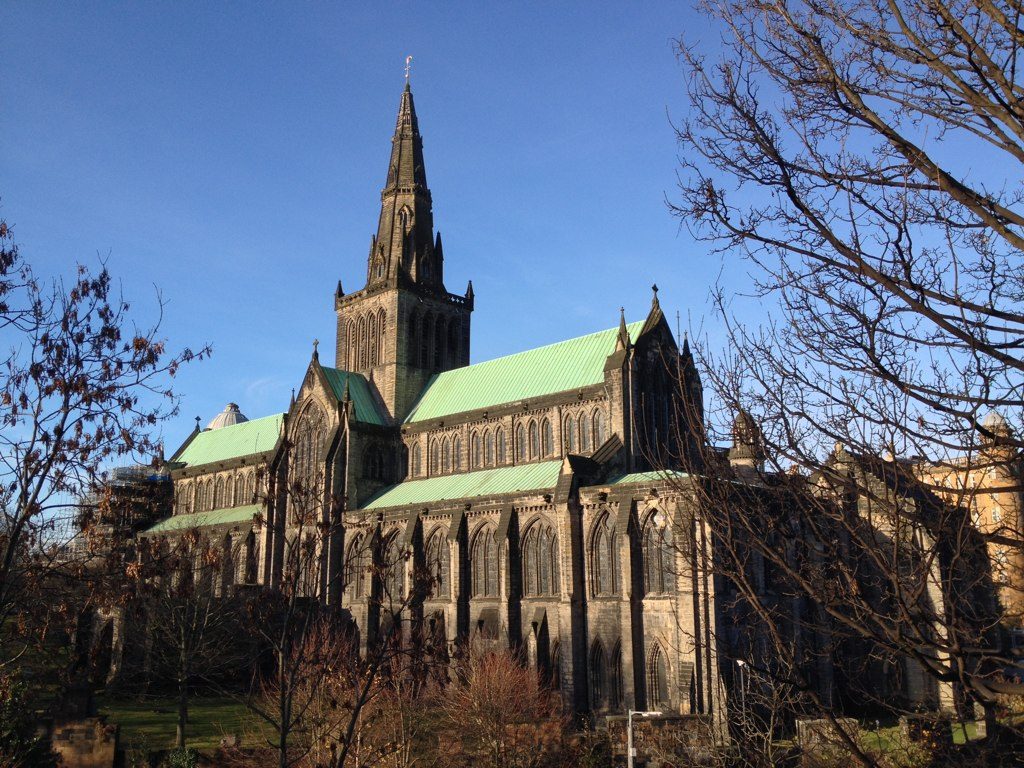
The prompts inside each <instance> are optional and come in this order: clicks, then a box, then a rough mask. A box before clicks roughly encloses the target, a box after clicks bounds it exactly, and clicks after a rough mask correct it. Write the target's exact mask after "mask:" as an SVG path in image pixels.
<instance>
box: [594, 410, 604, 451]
mask: <svg viewBox="0 0 1024 768" xmlns="http://www.w3.org/2000/svg"><path fill="white" fill-rule="evenodd" d="M602 445H604V413H602V411H601V409H600V408H597V409H595V411H594V450H597V449H598V448H600V447H601V446H602Z"/></svg>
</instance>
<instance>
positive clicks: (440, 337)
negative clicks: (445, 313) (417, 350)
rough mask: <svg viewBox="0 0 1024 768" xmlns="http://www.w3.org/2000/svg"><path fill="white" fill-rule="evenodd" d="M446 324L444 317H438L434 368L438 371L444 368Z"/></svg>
mask: <svg viewBox="0 0 1024 768" xmlns="http://www.w3.org/2000/svg"><path fill="white" fill-rule="evenodd" d="M444 323H445V321H444V318H443V317H438V318H437V320H435V321H434V367H435V368H437V369H441V368H443V367H444V339H445V327H444Z"/></svg>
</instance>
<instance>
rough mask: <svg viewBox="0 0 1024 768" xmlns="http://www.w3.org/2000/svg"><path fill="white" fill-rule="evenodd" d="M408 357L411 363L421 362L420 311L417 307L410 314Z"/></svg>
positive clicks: (407, 338) (407, 341)
mask: <svg viewBox="0 0 1024 768" xmlns="http://www.w3.org/2000/svg"><path fill="white" fill-rule="evenodd" d="M406 333H407V334H408V336H407V337H406V350H407V352H406V359H407V360H408V361H409V365H416V364H418V363H419V350H420V313H419V312H417V311H416V310H415V309H414V310H413V311H412V313H411V314H410V315H409V324H408V325H407V326H406Z"/></svg>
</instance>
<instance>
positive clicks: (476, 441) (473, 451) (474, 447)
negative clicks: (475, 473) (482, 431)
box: [469, 430, 481, 469]
mask: <svg viewBox="0 0 1024 768" xmlns="http://www.w3.org/2000/svg"><path fill="white" fill-rule="evenodd" d="M480 463H481V457H480V435H479V434H477V432H476V431H475V430H474V431H473V434H472V435H470V436H469V468H470V469H477V468H479V467H480Z"/></svg>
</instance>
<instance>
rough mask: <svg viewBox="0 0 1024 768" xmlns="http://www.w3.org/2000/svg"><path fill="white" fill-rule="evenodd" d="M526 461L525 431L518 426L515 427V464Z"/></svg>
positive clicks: (521, 426)
mask: <svg viewBox="0 0 1024 768" xmlns="http://www.w3.org/2000/svg"><path fill="white" fill-rule="evenodd" d="M525 459H526V430H525V429H524V428H523V425H522V424H520V425H518V426H517V427H516V457H515V460H516V461H517V462H520V461H523V460H525Z"/></svg>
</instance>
